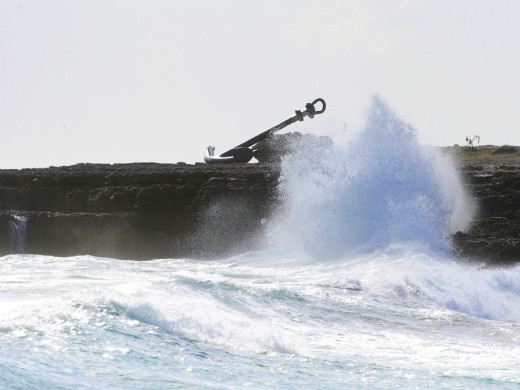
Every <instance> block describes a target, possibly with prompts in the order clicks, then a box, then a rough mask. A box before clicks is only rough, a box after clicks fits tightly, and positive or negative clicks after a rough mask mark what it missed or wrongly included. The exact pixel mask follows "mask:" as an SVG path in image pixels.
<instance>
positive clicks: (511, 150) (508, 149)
mask: <svg viewBox="0 0 520 390" xmlns="http://www.w3.org/2000/svg"><path fill="white" fill-rule="evenodd" d="M512 153H518V149H517V148H516V147H514V146H511V145H504V146H501V147H499V148H497V149H495V150H494V151H493V153H491V154H512Z"/></svg>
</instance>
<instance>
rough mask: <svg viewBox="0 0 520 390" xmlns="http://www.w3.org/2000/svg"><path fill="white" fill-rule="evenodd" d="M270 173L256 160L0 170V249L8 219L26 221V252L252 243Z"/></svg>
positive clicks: (127, 255)
mask: <svg viewBox="0 0 520 390" xmlns="http://www.w3.org/2000/svg"><path fill="white" fill-rule="evenodd" d="M277 178H278V173H277V170H276V169H275V170H273V169H271V168H270V166H268V165H259V164H256V165H253V164H249V165H248V164H236V165H206V164H195V165H187V164H182V163H181V164H171V165H169V164H116V165H105V164H79V165H74V166H69V167H53V168H47V169H22V170H2V171H0V255H4V254H7V253H10V252H13V251H14V248H13V243H12V234H11V235H10V234H9V229H12V225H13V222H14V220H13V217H14V216H18V217H23V218H24V219H25V220H26V224H27V227H26V233H25V239H24V250H25V252H26V253H38V254H46V255H54V256H72V255H82V254H90V255H96V256H106V257H115V258H122V259H152V258H166V257H185V256H191V257H205V256H212V257H218V256H224V255H229V254H232V253H235V252H238V251H244V250H248V249H252V248H254V247H255V246H256V245H257V242H258V239H259V237H261V236H262V225H261V221H262V220H263V219H265V218H266V217H267V216H268V213H269V211H270V210H271V207H272V204H273V202H275V199H276V197H275V196H274V193H273V189H274V188H276V181H277ZM10 222H11V223H10Z"/></svg>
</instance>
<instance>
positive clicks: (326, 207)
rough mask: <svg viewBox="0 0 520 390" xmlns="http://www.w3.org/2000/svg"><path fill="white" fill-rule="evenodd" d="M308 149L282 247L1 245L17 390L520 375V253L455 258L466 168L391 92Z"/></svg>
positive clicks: (284, 221) (296, 177) (278, 222)
mask: <svg viewBox="0 0 520 390" xmlns="http://www.w3.org/2000/svg"><path fill="white" fill-rule="evenodd" d="M300 149H302V150H300V152H298V153H296V154H295V155H292V156H289V157H288V158H287V159H286V160H285V161H284V162H283V167H282V169H283V171H282V181H281V194H282V196H283V200H284V202H285V204H284V208H283V209H282V210H281V213H280V215H279V216H278V217H277V218H274V220H273V221H271V222H270V224H271V225H270V226H271V228H272V231H271V233H272V235H273V237H277V238H281V240H280V241H279V242H278V244H279V245H276V246H272V247H270V248H269V249H266V250H264V251H260V252H250V253H244V254H242V255H239V256H236V257H233V258H229V259H225V260H219V261H192V260H186V259H180V260H173V259H170V260H155V261H150V262H132V261H118V260H113V259H101V258H95V257H88V256H79V257H73V258H55V257H47V256H34V255H11V256H6V257H3V258H0V300H1V301H2V305H0V351H1V353H0V388H70V389H73V388H92V389H97V388H135V389H139V388H157V389H159V388H244V387H249V388H288V389H295V388H315V389H330V388H344V387H350V388H399V387H407V388H431V389H436V388H450V389H457V388H459V389H465V388H475V389H476V388H483V389H484V388H489V387H490V386H496V387H500V388H517V387H518V383H520V375H519V372H520V363H519V360H518V355H520V326H519V325H520V267H515V268H509V269H494V270H493V269H480V268H479V267H477V266H472V265H468V264H462V263H460V262H457V261H454V260H453V259H452V258H451V257H450V252H449V240H448V239H447V237H448V236H449V234H450V233H452V232H454V231H457V230H460V229H463V228H464V227H465V226H466V225H467V223H468V222H469V221H470V218H471V215H472V211H473V206H472V204H471V203H470V202H468V200H467V198H466V197H465V194H464V191H463V189H462V186H461V185H460V182H459V179H458V177H457V174H456V172H455V170H454V169H453V168H452V166H451V164H450V163H449V162H447V161H446V160H444V159H442V158H440V157H438V156H435V155H433V154H431V153H428V151H425V150H423V148H421V147H419V146H418V145H417V143H416V140H415V132H414V130H413V129H412V128H411V127H410V126H409V125H407V124H406V123H404V122H403V121H401V120H399V119H398V118H397V117H396V116H395V114H394V113H393V112H392V111H391V110H390V109H389V108H388V106H387V105H386V104H385V103H384V102H382V101H381V100H380V99H378V98H375V99H374V102H373V105H372V108H371V111H370V115H369V118H368V120H367V125H366V126H365V128H364V130H363V131H361V132H360V134H359V135H358V137H357V138H356V139H355V140H352V142H350V143H349V144H348V145H346V146H344V147H339V146H338V147H334V148H329V149H326V150H324V149H318V150H304V149H303V146H301V145H300Z"/></svg>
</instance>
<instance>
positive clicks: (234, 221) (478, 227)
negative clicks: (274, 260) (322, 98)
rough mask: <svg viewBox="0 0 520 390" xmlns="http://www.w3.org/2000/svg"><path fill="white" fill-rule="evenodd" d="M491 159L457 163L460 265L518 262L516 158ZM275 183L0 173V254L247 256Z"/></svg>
mask: <svg viewBox="0 0 520 390" xmlns="http://www.w3.org/2000/svg"><path fill="white" fill-rule="evenodd" d="M452 152H453V151H451V152H450V153H452ZM519 154H520V153H519ZM489 156H491V155H487V156H485V157H486V158H480V157H478V155H477V158H475V157H474V156H470V158H461V156H460V155H457V154H456V155H455V157H456V158H458V159H459V165H460V167H459V168H460V171H461V173H462V177H463V179H464V182H465V183H466V186H467V189H468V192H469V193H470V194H471V196H473V198H474V199H475V202H476V204H477V206H478V212H477V215H476V216H475V220H474V222H473V224H472V226H471V227H470V229H469V230H468V231H465V232H457V233H455V234H454V235H453V237H452V238H453V248H454V251H455V253H456V254H457V255H458V256H459V257H460V258H461V259H463V260H468V261H476V262H478V263H486V264H488V265H506V264H517V263H518V262H520V158H519V157H515V158H508V157H500V158H498V157H495V156H491V157H492V158H489ZM278 177H279V165H277V164H274V165H273V164H236V165H218V164H217V165H205V164H195V165H187V164H182V163H180V164H116V165H104V164H78V165H74V166H69V167H54V168H47V169H22V170H0V255H5V254H8V253H20V252H23V251H25V253H36V254H46V255H54V256H73V255H83V254H90V255H95V256H106V257H114V258H120V259H153V258H170V257H191V258H218V257H221V256H229V255H231V254H233V253H239V252H243V251H247V250H252V249H255V248H259V247H260V246H261V244H262V238H263V236H264V234H265V231H264V228H265V224H263V221H264V220H266V219H268V218H269V215H270V213H271V212H272V210H273V209H274V206H275V205H276V204H277V196H276V195H277V194H276V187H277V183H278Z"/></svg>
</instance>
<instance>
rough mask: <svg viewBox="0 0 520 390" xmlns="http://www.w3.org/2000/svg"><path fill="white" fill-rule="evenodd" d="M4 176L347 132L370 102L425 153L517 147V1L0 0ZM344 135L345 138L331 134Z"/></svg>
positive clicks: (0, 157)
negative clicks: (412, 133)
mask: <svg viewBox="0 0 520 390" xmlns="http://www.w3.org/2000/svg"><path fill="white" fill-rule="evenodd" d="M0 53H1V61H0V132H1V133H0V134H1V141H0V145H1V146H0V168H21V167H41V166H49V165H67V164H73V163H77V162H107V163H115V162H137V161H153V162H177V161H185V162H190V163H192V162H195V161H202V157H203V154H204V151H205V148H206V146H207V145H209V144H211V145H214V146H216V148H217V150H216V151H217V153H218V152H223V151H224V150H226V149H228V148H230V147H232V146H235V145H236V144H238V143H241V142H242V141H244V140H246V139H248V138H250V137H252V136H254V135H256V133H258V132H261V131H263V130H266V129H268V128H270V127H271V126H273V125H275V124H277V123H278V122H281V121H282V120H285V119H286V118H288V117H289V116H292V115H293V113H294V110H295V109H303V108H304V104H305V103H307V102H309V101H312V100H314V99H315V98H317V97H322V98H324V99H325V100H326V101H327V104H328V107H327V112H326V113H325V114H324V115H322V116H319V117H316V118H315V119H314V120H312V121H309V120H306V121H305V122H303V123H298V124H295V125H293V126H291V127H290V128H288V129H287V131H290V130H292V131H310V132H314V133H316V134H324V135H333V136H336V135H338V136H341V135H343V136H345V135H348V134H350V133H352V132H355V131H356V130H357V129H359V128H360V127H361V126H362V124H363V121H364V115H365V111H366V109H367V108H368V105H369V99H370V96H371V95H372V94H378V95H380V96H381V97H383V98H384V99H385V100H386V101H387V102H388V103H389V104H390V106H392V107H393V108H394V109H395V111H396V112H397V114H398V115H399V116H400V117H401V118H402V119H404V120H406V121H408V122H410V123H411V124H412V125H413V126H414V127H415V128H416V129H417V131H418V134H419V140H420V141H421V143H424V144H428V145H452V144H454V143H459V144H464V138H465V136H466V135H474V134H478V135H480V137H481V141H482V143H484V144H497V145H502V144H506V143H507V144H515V145H519V144H520V109H519V102H520V71H519V69H520V2H518V1H516V0H509V1H508V0H501V1H492V0H466V1H464V0H459V1H455V0H453V1H447V0H403V1H398V0H395V1H393V0H385V1H373V0H350V1H349V0H343V1H339V0H320V1H316V0H312V1H305V0H299V1H297V0H284V1H280V0H276V1H273V0H251V1H238V0H235V1H230V0H226V1H224V0H214V1H209V0H207V1H193V0H192V1H188V0H186V1H175V0H164V1H159V0H155V1H154V0H146V1H145V0H142V1H131V0H124V1H123V0H113V1H107V0H84V1H79V0H46V1H37V0H32V1H29V0H0ZM342 133H343V134H342Z"/></svg>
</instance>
